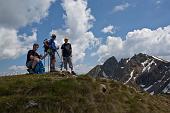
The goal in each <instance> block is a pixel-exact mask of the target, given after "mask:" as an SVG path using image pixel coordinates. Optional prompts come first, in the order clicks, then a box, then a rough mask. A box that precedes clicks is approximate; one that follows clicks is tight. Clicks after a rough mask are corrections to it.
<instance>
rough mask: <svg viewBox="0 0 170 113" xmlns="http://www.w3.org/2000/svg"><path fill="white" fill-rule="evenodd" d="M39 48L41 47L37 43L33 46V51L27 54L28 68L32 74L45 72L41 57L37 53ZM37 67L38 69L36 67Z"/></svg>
mask: <svg viewBox="0 0 170 113" xmlns="http://www.w3.org/2000/svg"><path fill="white" fill-rule="evenodd" d="M38 48H39V45H38V44H37V43H35V44H34V45H33V49H32V50H29V51H28V54H27V61H26V67H27V68H28V69H27V71H28V72H29V73H30V74H33V73H37V74H38V73H43V72H44V69H43V68H44V67H43V64H42V62H41V60H40V59H41V57H42V56H41V55H39V54H38V53H37V52H36V51H37V49H38ZM36 66H37V67H36Z"/></svg>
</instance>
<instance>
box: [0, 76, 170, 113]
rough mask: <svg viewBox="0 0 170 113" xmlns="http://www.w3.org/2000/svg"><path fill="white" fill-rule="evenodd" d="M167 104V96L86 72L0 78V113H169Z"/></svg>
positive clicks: (168, 104)
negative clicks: (148, 92)
mask: <svg viewBox="0 0 170 113" xmlns="http://www.w3.org/2000/svg"><path fill="white" fill-rule="evenodd" d="M101 84H103V85H105V86H106V87H107V89H106V92H105V93H103V92H102V91H101V88H100V87H101ZM30 102H33V103H34V104H35V105H31V104H29V103H30ZM169 106H170V98H169V96H164V95H157V96H151V95H149V94H147V93H142V92H136V91H135V90H134V89H133V88H129V87H127V86H124V85H122V84H121V83H119V82H115V81H112V80H106V79H101V78H97V79H93V78H91V77H89V76H86V75H81V76H79V77H76V78H75V77H59V76H57V75H55V74H53V75H18V76H11V77H0V113H170V107H169Z"/></svg>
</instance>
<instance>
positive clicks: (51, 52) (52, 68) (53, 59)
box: [48, 34, 59, 72]
mask: <svg viewBox="0 0 170 113" xmlns="http://www.w3.org/2000/svg"><path fill="white" fill-rule="evenodd" d="M55 39H56V35H55V34H52V35H51V39H50V40H49V49H48V53H49V55H50V72H54V71H56V70H55V63H56V57H55V52H56V51H57V50H58V49H59V48H58V47H56V44H55V42H54V40H55Z"/></svg>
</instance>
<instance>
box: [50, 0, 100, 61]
mask: <svg viewBox="0 0 170 113" xmlns="http://www.w3.org/2000/svg"><path fill="white" fill-rule="evenodd" d="M62 6H63V9H64V10H65V15H64V19H65V24H66V25H65V26H66V29H65V30H61V29H57V30H53V31H52V32H53V33H56V34H57V39H56V40H57V41H58V42H59V43H62V42H63V38H64V37H65V36H68V37H69V41H70V42H71V44H72V48H73V61H74V62H78V61H83V59H84V57H85V55H86V53H85V52H86V50H87V49H88V48H90V47H92V46H94V45H96V44H98V43H99V41H98V39H97V38H96V37H95V36H94V34H93V33H92V32H91V31H89V30H90V28H92V26H93V22H94V21H95V18H94V17H93V15H91V10H90V9H89V8H87V0H63V3H62Z"/></svg>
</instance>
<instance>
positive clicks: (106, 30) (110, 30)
mask: <svg viewBox="0 0 170 113" xmlns="http://www.w3.org/2000/svg"><path fill="white" fill-rule="evenodd" d="M101 31H102V32H103V33H111V34H114V33H115V32H116V31H117V28H116V27H114V26H113V25H109V26H107V27H105V28H103V29H102V30H101Z"/></svg>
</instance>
